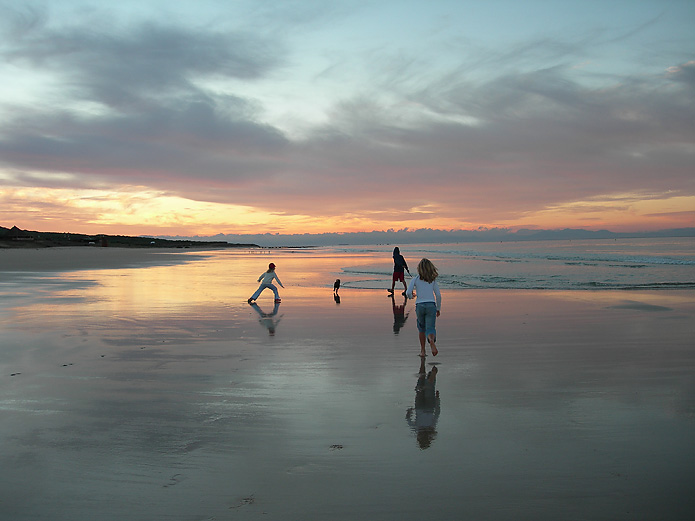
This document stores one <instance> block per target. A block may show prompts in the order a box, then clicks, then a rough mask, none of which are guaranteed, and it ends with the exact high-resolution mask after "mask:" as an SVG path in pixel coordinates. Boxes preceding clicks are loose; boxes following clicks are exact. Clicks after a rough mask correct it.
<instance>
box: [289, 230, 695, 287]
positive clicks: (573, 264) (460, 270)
mask: <svg viewBox="0 0 695 521" xmlns="http://www.w3.org/2000/svg"><path fill="white" fill-rule="evenodd" d="M394 246H396V245H395V244H394V245H391V244H389V245H386V244H384V245H377V246H336V247H324V248H318V249H317V250H318V251H313V252H312V254H313V255H316V254H317V253H319V252H320V255H321V256H325V257H332V256H335V257H336V258H340V257H344V259H345V262H344V263H343V264H342V265H341V269H340V270H339V271H337V272H336V273H335V276H336V278H340V279H341V281H342V284H343V285H344V286H347V287H353V288H364V289H379V288H383V287H385V286H386V285H388V286H389V287H390V275H391V273H392V271H391V270H392V261H391V255H392V252H393V247H394ZM399 247H400V249H401V253H402V254H403V256H404V257H405V259H406V261H407V262H408V266H409V268H410V272H411V273H412V274H415V273H417V263H418V261H419V260H420V259H421V258H422V257H427V258H429V259H430V260H432V261H433V262H434V263H435V265H436V266H437V268H438V269H439V273H440V276H439V279H438V280H439V284H440V286H441V287H442V288H443V289H444V288H445V289H447V290H450V289H460V290H465V289H541V290H602V289H605V290H632V289H639V290H645V289H647V290H666V289H693V288H695V238H659V239H618V240H613V239H606V240H596V239H593V240H579V241H576V240H573V241H569V240H567V241H529V242H522V241H520V242H500V243H481V242H476V243H454V244H405V245H399ZM295 253H297V254H300V255H301V254H302V252H301V250H296V251H295ZM304 253H308V252H304ZM331 283H332V281H331Z"/></svg>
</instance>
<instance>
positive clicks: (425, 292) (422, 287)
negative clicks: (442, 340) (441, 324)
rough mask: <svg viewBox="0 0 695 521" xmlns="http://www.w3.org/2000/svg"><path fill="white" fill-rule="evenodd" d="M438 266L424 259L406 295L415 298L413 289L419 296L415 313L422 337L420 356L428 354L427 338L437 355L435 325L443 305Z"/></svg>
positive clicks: (420, 336)
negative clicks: (438, 282)
mask: <svg viewBox="0 0 695 521" xmlns="http://www.w3.org/2000/svg"><path fill="white" fill-rule="evenodd" d="M438 275H439V273H438V272H437V268H436V267H435V266H434V264H432V262H431V261H430V260H429V259H422V260H421V261H420V263H419V264H418V265H417V275H415V276H414V277H413V278H412V279H411V281H410V284H408V290H407V291H406V296H407V297H408V298H413V290H415V295H416V297H417V304H416V305H415V315H416V316H417V330H418V337H419V339H420V356H422V357H424V356H427V353H426V352H425V339H427V341H428V342H429V344H430V349H432V356H437V353H438V352H439V351H437V345H436V342H437V330H436V329H435V325H436V323H437V317H438V316H439V312H440V309H441V307H442V294H441V293H440V292H439V284H437V276H438Z"/></svg>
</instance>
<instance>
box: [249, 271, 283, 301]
mask: <svg viewBox="0 0 695 521" xmlns="http://www.w3.org/2000/svg"><path fill="white" fill-rule="evenodd" d="M274 280H277V281H278V284H280V287H281V288H284V287H285V286H283V285H282V282H280V279H279V278H278V276H277V275H276V274H275V264H273V263H272V262H271V263H270V264H268V271H266V272H264V273H262V274H261V276H260V277H258V282H260V283H261V285H260V286H258V289H257V290H256V292H255V293H254V294H253V295H251V297H250V298H249V300H248V303H249V304H251V302H253V301H254V300H256V299H257V298H258V297H259V296H260V294H261V291H263V290H264V289H265V288H270V289H271V290H273V293H274V294H275V302H280V294H279V293H278V289H277V288H276V287H275V284H273V281H274Z"/></svg>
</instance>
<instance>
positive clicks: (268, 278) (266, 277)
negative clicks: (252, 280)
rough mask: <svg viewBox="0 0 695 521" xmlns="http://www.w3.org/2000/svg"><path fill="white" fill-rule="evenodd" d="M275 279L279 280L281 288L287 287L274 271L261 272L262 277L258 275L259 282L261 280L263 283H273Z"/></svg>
mask: <svg viewBox="0 0 695 521" xmlns="http://www.w3.org/2000/svg"><path fill="white" fill-rule="evenodd" d="M273 280H277V281H278V284H280V287H281V288H284V287H285V286H283V285H282V282H280V279H279V278H278V276H277V275H276V274H275V272H274V271H265V272H263V273H262V274H261V276H260V277H258V282H260V283H261V284H272V283H273Z"/></svg>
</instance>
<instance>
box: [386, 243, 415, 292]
mask: <svg viewBox="0 0 695 521" xmlns="http://www.w3.org/2000/svg"><path fill="white" fill-rule="evenodd" d="M405 271H407V272H408V275H410V270H409V269H408V263H407V262H405V259H404V258H403V255H401V250H400V249H399V248H398V246H396V247H395V248H394V249H393V280H392V281H391V289H390V290H389V293H393V289H394V288H395V287H396V282H397V281H399V280H400V281H401V282H402V283H403V295H405V290H406V289H408V285H407V284H406V283H405V273H404V272H405Z"/></svg>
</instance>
